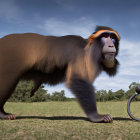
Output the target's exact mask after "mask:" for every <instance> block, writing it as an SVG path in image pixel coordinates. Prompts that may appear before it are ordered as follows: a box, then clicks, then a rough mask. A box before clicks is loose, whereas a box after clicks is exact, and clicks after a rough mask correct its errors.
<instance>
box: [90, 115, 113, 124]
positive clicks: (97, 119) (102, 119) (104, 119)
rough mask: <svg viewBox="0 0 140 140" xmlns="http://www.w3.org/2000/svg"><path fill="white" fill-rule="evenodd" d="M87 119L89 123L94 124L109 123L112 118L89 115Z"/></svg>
mask: <svg viewBox="0 0 140 140" xmlns="http://www.w3.org/2000/svg"><path fill="white" fill-rule="evenodd" d="M88 118H89V120H90V121H92V122H95V123H103V122H105V123H111V122H112V121H113V118H112V117H111V116H110V115H108V114H106V115H99V114H98V113H94V114H89V115H88Z"/></svg>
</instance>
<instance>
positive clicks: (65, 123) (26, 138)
mask: <svg viewBox="0 0 140 140" xmlns="http://www.w3.org/2000/svg"><path fill="white" fill-rule="evenodd" d="M126 105H127V102H103V103H98V110H99V113H109V114H111V115H112V116H113V118H114V121H113V123H110V124H107V123H100V124H99V123H91V122H89V121H88V120H87V119H86V116H85V114H84V113H83V111H82V110H81V108H80V107H79V105H78V104H77V103H76V102H46V103H7V104H6V106H5V109H6V111H8V112H12V113H14V114H15V115H16V116H19V117H18V119H16V120H10V121H9V120H0V140H140V122H136V121H133V120H131V119H130V118H129V116H128V115H127V111H126ZM132 110H133V111H134V114H136V113H137V114H136V115H137V116H138V115H139V114H140V103H139V102H135V103H133V105H132ZM139 116H140V115H139Z"/></svg>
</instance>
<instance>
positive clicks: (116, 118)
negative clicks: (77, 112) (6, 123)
mask: <svg viewBox="0 0 140 140" xmlns="http://www.w3.org/2000/svg"><path fill="white" fill-rule="evenodd" d="M16 119H43V120H84V121H90V120H89V119H88V118H86V117H76V116H52V117H44V116H17V117H16ZM113 120H115V121H133V120H132V119H131V118H123V117H114V118H113Z"/></svg>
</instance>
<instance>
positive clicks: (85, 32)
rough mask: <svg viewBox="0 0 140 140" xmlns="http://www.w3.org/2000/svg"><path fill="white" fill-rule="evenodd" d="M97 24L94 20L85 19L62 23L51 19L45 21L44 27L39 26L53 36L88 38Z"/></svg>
mask: <svg viewBox="0 0 140 140" xmlns="http://www.w3.org/2000/svg"><path fill="white" fill-rule="evenodd" d="M96 24H97V23H96V22H95V21H93V20H92V19H88V18H85V17H81V18H79V19H77V20H74V21H62V20H58V19H56V18H50V19H47V20H45V22H44V24H43V25H38V27H39V28H41V29H43V30H45V31H46V32H47V33H48V34H51V35H56V36H62V35H68V34H74V35H81V36H83V37H88V36H89V35H90V34H91V33H92V32H93V31H94V29H95V26H96Z"/></svg>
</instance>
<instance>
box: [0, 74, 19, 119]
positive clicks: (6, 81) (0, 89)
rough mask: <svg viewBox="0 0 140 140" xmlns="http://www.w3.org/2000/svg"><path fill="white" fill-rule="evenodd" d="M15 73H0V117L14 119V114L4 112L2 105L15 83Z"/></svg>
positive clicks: (16, 80)
mask: <svg viewBox="0 0 140 140" xmlns="http://www.w3.org/2000/svg"><path fill="white" fill-rule="evenodd" d="M17 82H18V79H17V73H8V74H3V75H1V74H0V119H15V118H16V117H15V115H12V114H10V113H6V112H5V111H4V105H5V103H6V101H7V100H8V98H9V97H10V96H11V94H12V92H13V90H14V89H15V86H16V85H17Z"/></svg>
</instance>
